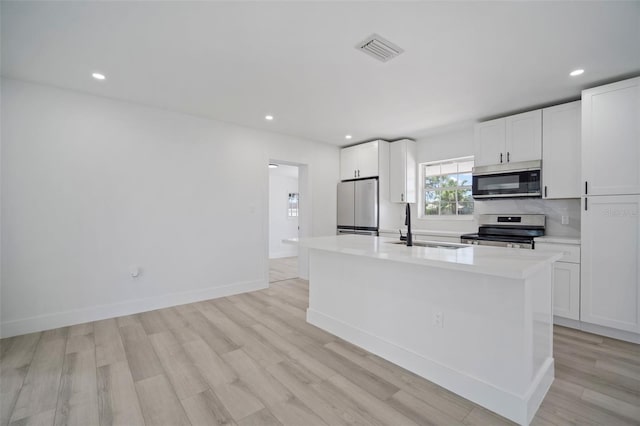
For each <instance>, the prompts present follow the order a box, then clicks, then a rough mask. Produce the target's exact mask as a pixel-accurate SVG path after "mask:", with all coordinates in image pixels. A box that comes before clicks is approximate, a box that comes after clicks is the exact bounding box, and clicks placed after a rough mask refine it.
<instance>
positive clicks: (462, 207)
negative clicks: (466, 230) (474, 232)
mask: <svg viewBox="0 0 640 426" xmlns="http://www.w3.org/2000/svg"><path fill="white" fill-rule="evenodd" d="M458 214H459V215H470V214H473V201H460V202H458Z"/></svg>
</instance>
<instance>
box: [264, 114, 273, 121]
mask: <svg viewBox="0 0 640 426" xmlns="http://www.w3.org/2000/svg"><path fill="white" fill-rule="evenodd" d="M264 119H265V120H269V121H271V120H273V115H265V116H264Z"/></svg>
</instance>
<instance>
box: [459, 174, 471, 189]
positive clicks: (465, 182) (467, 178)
mask: <svg viewBox="0 0 640 426" xmlns="http://www.w3.org/2000/svg"><path fill="white" fill-rule="evenodd" d="M458 186H471V173H460V174H459V175H458Z"/></svg>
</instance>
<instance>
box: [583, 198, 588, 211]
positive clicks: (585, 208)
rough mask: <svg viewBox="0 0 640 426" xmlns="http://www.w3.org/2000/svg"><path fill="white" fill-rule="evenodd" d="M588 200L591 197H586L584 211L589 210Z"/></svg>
mask: <svg viewBox="0 0 640 426" xmlns="http://www.w3.org/2000/svg"><path fill="white" fill-rule="evenodd" d="M587 200H589V199H588V198H586V197H585V199H584V211H585V212H586V211H587V210H589V209H588V208H587Z"/></svg>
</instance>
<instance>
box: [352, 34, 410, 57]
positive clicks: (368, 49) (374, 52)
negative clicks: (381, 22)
mask: <svg viewBox="0 0 640 426" xmlns="http://www.w3.org/2000/svg"><path fill="white" fill-rule="evenodd" d="M356 49H358V50H361V51H362V52H364V53H366V54H367V55H370V56H372V57H374V58H376V59H377V60H379V61H382V62H387V61H389V60H391V59H393V58H395V57H396V56H398V55H399V54H401V53H402V52H404V50H402V49H401V48H399V47H398V46H396V45H395V44H393V43H391V42H390V41H389V40H385V39H383V38H382V37H380V36H379V35H378V34H372V35H370V36H369V37H367V38H366V39H365V40H364V41H362V42H360V43H358V44H357V45H356Z"/></svg>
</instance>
